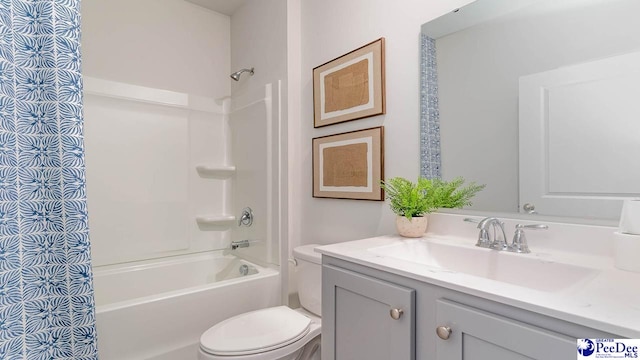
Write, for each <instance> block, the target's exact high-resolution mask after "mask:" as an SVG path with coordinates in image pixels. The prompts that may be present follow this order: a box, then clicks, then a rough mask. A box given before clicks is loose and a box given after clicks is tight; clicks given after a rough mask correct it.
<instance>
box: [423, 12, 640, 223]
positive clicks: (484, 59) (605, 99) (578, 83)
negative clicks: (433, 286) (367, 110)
mask: <svg viewBox="0 0 640 360" xmlns="http://www.w3.org/2000/svg"><path fill="white" fill-rule="evenodd" d="M638 13H640V1H637V0H561V1H559V0H477V1H475V2H473V3H471V4H469V5H467V6H465V7H463V8H461V9H458V10H456V11H454V12H452V13H449V14H447V15H445V16H442V17H440V18H437V19H434V20H433V21H430V22H428V23H426V24H424V25H423V26H422V34H423V40H422V46H423V49H422V53H423V61H422V63H423V64H422V69H421V70H422V76H423V81H422V85H421V86H422V88H421V94H422V106H423V108H422V113H423V114H428V115H423V118H422V119H421V122H422V124H421V125H422V126H423V128H422V131H421V137H422V139H421V140H422V141H421V143H422V144H423V148H422V153H421V172H422V175H423V176H424V175H425V174H426V173H427V172H428V171H432V170H433V168H437V169H438V170H440V171H441V175H442V177H443V178H445V179H450V178H453V177H456V176H463V177H464V178H465V179H467V180H469V181H475V182H477V183H484V184H487V187H486V189H485V190H483V191H482V192H481V193H480V194H478V196H476V198H475V199H474V205H473V206H472V207H471V208H470V209H471V210H479V211H483V212H487V211H489V212H500V213H518V212H519V213H524V214H540V215H551V216H561V217H575V218H588V219H617V218H618V216H619V214H620V208H621V205H622V201H621V199H624V198H629V197H640V166H638V163H637V160H636V159H637V158H638V155H640V125H638V124H640V105H636V103H640V102H639V101H638V100H637V96H638V94H640V85H638V84H640V55H639V54H640V36H639V35H640V21H637V18H636V17H637V14H638ZM427 37H428V38H427ZM429 55H431V56H432V57H433V58H434V59H435V62H434V61H431V60H430V58H429ZM636 64H637V65H636ZM430 71H431V72H432V73H431V72H430ZM425 94H426V95H425ZM434 99H435V100H434ZM438 115H439V118H438ZM434 116H435V117H436V118H437V119H434V118H433V117H434ZM438 127H439V141H440V149H439V153H438V152H437V150H435V151H434V150H433V146H430V145H429V144H434V143H437V141H438V138H437V136H438ZM438 159H439V160H440V163H439V164H438V163H437V161H436V160H438ZM532 206H533V207H534V208H533V209H532ZM523 207H524V208H525V209H526V210H525V209H523Z"/></svg>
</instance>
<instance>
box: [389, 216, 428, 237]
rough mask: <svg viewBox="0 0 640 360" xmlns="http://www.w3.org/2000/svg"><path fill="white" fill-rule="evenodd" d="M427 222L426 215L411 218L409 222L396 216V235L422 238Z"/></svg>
mask: <svg viewBox="0 0 640 360" xmlns="http://www.w3.org/2000/svg"><path fill="white" fill-rule="evenodd" d="M428 221H429V216H428V215H425V216H419V217H413V218H411V220H409V219H407V218H406V217H404V216H397V217H396V229H398V234H400V235H401V236H404V237H411V238H417V237H422V236H423V235H424V233H425V232H427V224H428Z"/></svg>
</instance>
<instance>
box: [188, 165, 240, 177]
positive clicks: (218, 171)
mask: <svg viewBox="0 0 640 360" xmlns="http://www.w3.org/2000/svg"><path fill="white" fill-rule="evenodd" d="M196 171H198V175H200V176H201V177H204V178H213V179H228V178H230V177H232V176H233V174H235V173H236V167H235V166H232V165H198V166H196Z"/></svg>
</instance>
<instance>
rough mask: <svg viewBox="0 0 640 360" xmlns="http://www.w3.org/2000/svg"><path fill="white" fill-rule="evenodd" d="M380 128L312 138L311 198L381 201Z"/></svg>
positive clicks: (382, 166) (382, 174) (381, 137)
mask: <svg viewBox="0 0 640 360" xmlns="http://www.w3.org/2000/svg"><path fill="white" fill-rule="evenodd" d="M381 180H384V127H383V126H379V127H374V128H369V129H363V130H357V131H351V132H346V133H341V134H335V135H328V136H322V137H317V138H314V139H313V197H317V198H334V199H355V200H375V201H383V200H384V193H383V190H382V188H381V187H380V181H381Z"/></svg>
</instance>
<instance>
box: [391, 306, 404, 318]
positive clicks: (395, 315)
mask: <svg viewBox="0 0 640 360" xmlns="http://www.w3.org/2000/svg"><path fill="white" fill-rule="evenodd" d="M402 314H404V310H402V309H391V311H389V315H391V318H392V319H393V320H398V319H400V318H401V317H402Z"/></svg>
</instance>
